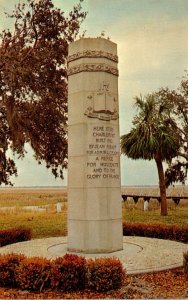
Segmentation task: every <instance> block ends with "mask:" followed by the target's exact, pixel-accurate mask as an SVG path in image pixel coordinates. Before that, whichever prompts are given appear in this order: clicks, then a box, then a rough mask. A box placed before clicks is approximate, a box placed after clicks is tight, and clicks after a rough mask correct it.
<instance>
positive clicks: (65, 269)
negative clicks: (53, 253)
mask: <svg viewBox="0 0 188 300" xmlns="http://www.w3.org/2000/svg"><path fill="white" fill-rule="evenodd" d="M52 263H53V264H54V266H55V267H56V270H55V272H54V275H53V276H52V285H53V287H55V288H59V289H62V290H64V291H75V290H81V289H84V288H85V281H86V271H87V268H86V259H85V258H84V257H81V256H78V255H75V254H65V255H64V256H63V257H58V258H56V259H55V260H54V261H52Z"/></svg>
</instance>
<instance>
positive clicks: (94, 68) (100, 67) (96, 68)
mask: <svg viewBox="0 0 188 300" xmlns="http://www.w3.org/2000/svg"><path fill="white" fill-rule="evenodd" d="M80 72H106V73H110V74H113V75H115V76H118V74H119V73H118V69H117V68H114V67H111V66H109V65H106V64H80V65H77V66H74V67H71V68H69V69H68V76H70V75H73V74H77V73H80Z"/></svg>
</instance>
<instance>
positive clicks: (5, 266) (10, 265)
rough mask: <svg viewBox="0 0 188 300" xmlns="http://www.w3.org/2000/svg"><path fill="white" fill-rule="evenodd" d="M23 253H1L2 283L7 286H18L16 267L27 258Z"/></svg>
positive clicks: (0, 281) (0, 273)
mask: <svg viewBox="0 0 188 300" xmlns="http://www.w3.org/2000/svg"><path fill="white" fill-rule="evenodd" d="M25 258H26V257H25V255H22V254H14V253H11V254H1V255H0V285H1V286H5V287H12V288H13V287H16V286H17V279H16V268H17V267H18V266H19V264H20V262H21V261H22V260H23V259H25Z"/></svg>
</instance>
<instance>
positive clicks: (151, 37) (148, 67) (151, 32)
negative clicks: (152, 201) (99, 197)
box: [0, 0, 188, 186]
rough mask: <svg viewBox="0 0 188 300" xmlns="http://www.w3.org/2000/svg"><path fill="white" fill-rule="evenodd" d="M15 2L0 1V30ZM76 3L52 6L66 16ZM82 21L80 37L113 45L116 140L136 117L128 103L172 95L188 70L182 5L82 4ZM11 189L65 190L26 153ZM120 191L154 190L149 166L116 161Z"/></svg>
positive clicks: (158, 0)
mask: <svg viewBox="0 0 188 300" xmlns="http://www.w3.org/2000/svg"><path fill="white" fill-rule="evenodd" d="M16 2H17V1H16V0H9V1H7V0H0V29H2V28H3V27H10V26H11V24H10V23H8V20H7V19H6V18H5V17H3V11H4V10H6V11H8V12H10V11H11V9H12V7H13V6H14V5H15V4H16ZM77 2H78V1H76V0H54V4H55V6H57V7H60V8H61V9H63V10H64V11H65V12H69V11H70V9H71V8H72V6H73V5H74V4H76V3H77ZM82 6H83V8H84V10H86V11H88V16H87V19H86V20H85V22H84V23H83V25H82V28H81V33H82V31H84V30H86V37H97V36H100V35H101V32H102V31H104V32H105V36H106V37H110V39H111V40H112V41H113V42H115V43H117V45H118V56H119V73H120V76H119V103H120V134H124V133H126V132H128V131H129V130H130V129H131V121H132V118H133V116H134V114H135V113H136V111H135V108H134V97H135V96H138V95H140V94H142V95H145V94H147V93H150V92H153V91H157V90H158V89H159V88H160V87H165V86H168V87H169V88H171V89H176V88H177V86H178V83H179V82H180V80H181V78H182V76H183V75H184V70H185V69H188V39H187V36H188V18H187V15H188V0H85V1H84V2H83V4H82ZM17 165H18V172H19V176H18V178H16V179H15V180H13V181H14V182H15V185H16V186H28V185H33V186H35V185H40V186H41V185H44V186H46V185H52V186H53V185H62V184H63V185H66V180H64V182H62V181H61V180H56V181H55V180H54V178H53V177H52V176H51V175H50V172H49V171H47V170H46V169H45V167H44V166H38V164H37V163H36V162H35V161H34V160H33V159H32V153H31V151H29V152H28V155H27V156H26V158H25V159H24V160H23V161H17ZM121 175H122V176H121V177H122V184H123V185H153V184H158V177H157V170H156V166H155V163H154V162H153V161H151V162H147V161H142V160H139V161H132V160H130V159H127V158H125V157H122V158H121Z"/></svg>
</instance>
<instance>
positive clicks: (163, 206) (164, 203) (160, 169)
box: [155, 153, 168, 216]
mask: <svg viewBox="0 0 188 300" xmlns="http://www.w3.org/2000/svg"><path fill="white" fill-rule="evenodd" d="M155 162H156V165H157V170H158V176H159V189H160V196H161V216H167V214H168V212H167V200H166V185H165V176H164V170H163V164H162V160H161V157H160V154H159V153H158V154H157V155H156V156H155Z"/></svg>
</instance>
